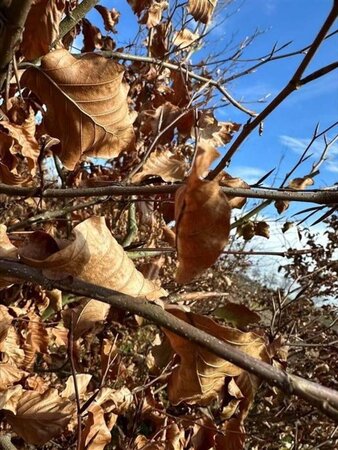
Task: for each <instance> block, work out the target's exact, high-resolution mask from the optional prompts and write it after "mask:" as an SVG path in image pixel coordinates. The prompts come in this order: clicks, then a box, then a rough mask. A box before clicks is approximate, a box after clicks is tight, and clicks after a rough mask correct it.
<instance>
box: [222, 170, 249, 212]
mask: <svg viewBox="0 0 338 450" xmlns="http://www.w3.org/2000/svg"><path fill="white" fill-rule="evenodd" d="M219 183H220V185H221V186H226V187H230V188H241V189H250V186H249V185H248V183H246V182H245V181H243V180H242V179H241V178H233V177H232V176H231V175H229V174H228V173H226V172H223V173H222V174H221V177H220V179H219ZM227 198H228V201H229V205H230V206H231V208H238V209H241V208H243V206H244V205H245V203H246V198H245V197H236V196H234V195H229V194H227Z"/></svg>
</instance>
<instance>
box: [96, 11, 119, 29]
mask: <svg viewBox="0 0 338 450" xmlns="http://www.w3.org/2000/svg"><path fill="white" fill-rule="evenodd" d="M94 8H95V9H96V10H97V11H98V12H99V13H100V14H101V17H102V19H103V23H104V29H105V30H106V31H111V32H112V33H116V30H115V26H116V25H117V23H118V21H119V18H120V13H119V12H118V11H117V10H116V9H115V8H112V9H108V8H106V7H105V6H102V5H95V6H94Z"/></svg>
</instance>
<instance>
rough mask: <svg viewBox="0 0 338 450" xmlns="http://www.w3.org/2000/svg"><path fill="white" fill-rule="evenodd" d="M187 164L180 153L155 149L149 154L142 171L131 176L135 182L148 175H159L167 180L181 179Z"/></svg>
mask: <svg viewBox="0 0 338 450" xmlns="http://www.w3.org/2000/svg"><path fill="white" fill-rule="evenodd" d="M186 168H187V164H186V163H185V161H184V158H183V157H182V156H180V155H174V154H173V153H172V152H171V151H169V150H162V151H161V150H157V151H155V152H154V153H152V154H151V155H150V157H149V158H148V159H147V161H146V163H145V164H144V166H143V169H142V172H140V173H138V174H136V175H135V176H134V177H133V181H134V182H135V183H139V182H141V181H142V180H143V179H144V178H146V177H147V176H149V175H156V176H160V177H161V178H162V180H164V181H168V182H175V181H181V180H183V178H184V173H185V170H186Z"/></svg>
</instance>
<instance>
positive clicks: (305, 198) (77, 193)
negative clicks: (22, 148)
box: [0, 183, 338, 205]
mask: <svg viewBox="0 0 338 450" xmlns="http://www.w3.org/2000/svg"><path fill="white" fill-rule="evenodd" d="M181 186H182V184H181V183H179V184H159V185H155V186H122V185H117V184H112V185H109V186H101V187H90V188H67V189H46V190H44V191H41V189H40V188H38V187H35V188H31V187H23V186H9V185H7V184H2V183H0V194H6V195H8V196H12V197H14V196H18V197H42V198H73V197H74V198H75V197H106V196H108V195H113V196H130V195H138V196H145V197H147V196H152V195H156V194H174V193H175V192H176V191H177V189H179V188H180V187H181ZM222 190H223V192H224V193H225V194H229V195H236V196H238V197H246V198H264V199H270V200H289V201H298V202H312V203H319V204H324V205H331V204H336V203H338V189H325V190H319V189H316V190H307V191H294V190H292V189H280V190H274V189H269V188H261V187H256V188H251V189H243V188H230V187H222Z"/></svg>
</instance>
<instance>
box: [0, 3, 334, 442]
mask: <svg viewBox="0 0 338 450" xmlns="http://www.w3.org/2000/svg"><path fill="white" fill-rule="evenodd" d="M112 3H114V4H113V5H112V8H107V7H106V6H102V5H100V4H99V1H97V0H82V1H77V0H20V1H18V0H3V1H1V2H0V6H1V15H0V25H1V28H0V89H1V106H0V108H1V109H0V195H1V220H2V223H1V225H0V274H1V278H0V288H1V291H0V298H1V302H0V352H1V353H0V420H1V428H0V447H1V446H2V447H3V448H7V449H13V448H14V449H15V448H46V449H47V448H77V449H82V450H84V449H92V450H94V449H95V450H101V449H104V448H107V449H108V448H116V449H120V448H124V449H126V448H128V449H154V450H155V449H172V450H185V449H200V450H207V449H212V448H213V449H216V450H220V449H225V450H234V449H236V450H241V449H244V448H248V447H246V446H248V445H252V447H250V448H294V449H296V448H309V447H298V443H299V442H298V441H297V439H299V437H297V436H296V435H297V433H296V434H295V435H294V436H293V438H292V439H293V442H292V443H291V444H290V446H287V445H286V444H287V443H288V441H287V439H286V440H285V441H283V442H282V441H281V442H279V443H274V444H273V443H269V444H267V445H269V446H268V447H264V445H265V444H264V443H260V444H257V442H256V443H255V441H254V438H253V437H252V436H251V434H254V432H253V431H252V430H255V429H256V427H257V426H258V425H257V424H258V423H259V422H260V421H261V422H262V420H261V419H260V416H259V415H258V419H257V420H256V422H255V417H254V415H250V410H251V408H253V407H254V408H256V410H257V411H259V408H261V410H262V407H263V406H262V405H265V403H264V402H266V400H267V399H268V398H269V399H270V400H269V401H271V404H278V405H280V404H281V402H283V401H284V402H285V401H286V399H292V398H293V397H294V396H296V397H297V398H299V399H301V401H304V404H307V405H308V406H309V408H311V409H310V413H309V414H315V417H320V418H321V419H320V420H323V421H326V422H325V430H326V432H327V433H328V442H327V445H329V446H330V445H331V444H332V443H333V440H334V438H335V435H334V433H335V432H336V431H335V429H334V428H333V423H334V422H335V421H338V393H337V391H336V390H335V388H336V386H337V381H336V380H335V379H334V376H333V377H330V378H327V379H322V378H320V379H319V380H317V379H315V380H310V379H309V378H311V377H310V376H309V375H308V373H307V372H306V368H305V367H304V371H303V370H302V368H298V367H297V368H296V370H297V373H293V372H292V370H290V369H289V367H288V345H287V339H288V336H290V335H292V336H294V335H295V334H292V332H293V331H292V330H290V329H289V328H288V323H287V322H288V321H289V322H290V318H291V316H292V314H294V315H296V316H297V314H299V309H297V308H301V307H302V308H303V306H301V305H304V303H302V302H304V298H305V297H306V299H307V301H311V299H312V298H314V297H315V296H318V295H321V294H323V292H324V293H325V294H328V295H334V293H336V290H337V271H338V269H337V263H336V262H335V261H334V254H335V251H336V248H337V233H336V232H337V216H336V215H335V212H336V210H337V204H338V191H337V187H336V186H333V187H330V188H325V189H324V188H320V186H319V187H318V188H316V189H309V187H311V186H313V184H314V182H315V177H316V175H318V173H319V167H320V166H321V165H322V164H323V163H325V158H326V155H327V152H328V151H329V150H330V147H331V146H332V144H333V143H334V142H335V139H336V138H334V139H331V140H329V139H328V138H326V136H327V133H328V132H329V131H331V130H334V128H335V127H336V126H337V123H333V124H331V125H330V126H328V127H327V128H326V129H324V130H320V129H319V128H318V127H317V128H316V129H315V131H314V133H313V136H312V137H310V138H309V145H308V147H307V148H306V149H305V150H304V152H303V153H302V154H301V155H300V157H299V160H298V161H297V163H296V164H295V165H294V166H293V167H291V168H290V170H289V172H288V173H286V174H285V177H284V179H283V181H282V183H281V184H280V186H279V187H278V188H276V187H274V186H269V185H267V181H266V180H267V179H268V176H269V175H270V173H267V174H266V175H265V176H264V177H262V178H261V179H260V180H259V181H258V182H257V183H256V184H255V185H250V184H248V183H247V182H246V181H245V180H242V179H240V178H236V177H233V176H231V158H232V157H233V155H234V154H235V153H236V152H237V151H238V150H239V148H241V146H242V144H243V143H244V142H245V140H246V138H247V137H248V136H249V135H250V134H251V133H252V132H255V131H258V132H259V133H260V134H262V133H263V124H264V120H265V119H266V118H267V117H268V116H269V115H270V114H272V113H273V112H274V110H275V109H276V108H278V107H279V105H280V104H281V103H282V102H283V101H284V100H285V99H286V98H287V97H288V96H289V95H290V94H291V93H294V95H297V93H296V92H294V91H296V90H298V89H301V88H302V86H304V85H306V84H308V83H311V82H313V81H314V80H317V79H318V78H323V80H325V76H326V75H327V74H329V73H330V72H332V71H333V70H335V69H337V68H338V62H334V63H330V64H328V65H326V66H323V67H321V68H319V69H317V70H315V71H313V72H310V73H308V72H306V70H307V68H308V66H309V64H310V63H311V61H312V59H313V57H314V55H315V53H316V52H318V51H320V47H321V45H322V43H323V41H324V40H326V39H331V38H332V37H333V36H334V35H335V34H336V33H337V30H335V31H333V30H332V26H333V24H334V21H335V19H336V18H337V15H338V2H337V0H334V1H333V2H332V7H331V10H330V12H329V14H328V16H327V18H326V19H325V21H324V22H323V24H322V26H321V27H320V29H319V30H318V32H317V34H316V35H315V36H313V41H312V43H309V45H308V46H307V47H306V48H301V49H299V50H298V51H296V52H292V53H287V50H286V45H281V46H280V47H278V46H274V47H273V48H272V50H271V52H270V53H269V55H267V56H266V55H265V56H264V57H262V58H259V60H258V61H256V62H253V63H250V64H252V65H250V64H249V65H248V66H247V67H246V68H245V69H244V70H243V69H242V68H239V66H238V65H237V62H238V60H239V59H240V56H241V55H243V54H244V52H245V50H246V48H247V46H248V45H251V44H252V43H254V40H255V36H252V37H251V38H250V39H247V40H246V41H245V42H244V43H242V45H240V46H239V47H238V49H237V50H236V52H235V53H233V54H232V55H230V56H229V58H228V60H231V62H232V63H233V67H234V68H233V70H232V73H231V74H226V73H225V71H224V67H225V66H224V64H225V62H226V61H227V58H226V57H225V56H224V55H222V57H219V58H218V59H217V58H216V56H215V55H211V54H210V57H208V56H207V57H205V55H204V57H203V59H201V60H198V59H196V61H197V62H196V63H194V64H193V65H192V63H191V61H192V60H193V58H195V55H196V54H197V53H198V50H199V49H200V46H201V44H202V43H203V42H204V40H205V39H206V37H207V35H208V32H209V29H210V27H211V26H212V23H213V18H214V17H215V15H217V14H222V11H223V12H224V11H226V8H227V7H228V4H229V3H230V2H218V3H217V0H188V1H186V2H183V3H180V2H178V1H172V0H170V1H159V0H128V3H129V5H130V7H131V8H132V11H133V12H134V14H135V21H137V22H138V23H139V32H138V34H137V36H131V37H130V39H131V44H129V45H126V46H125V48H117V42H118V22H119V17H120V13H119V12H118V11H117V9H115V7H116V8H118V7H119V2H112ZM115 3H116V4H115ZM113 6H114V7H113ZM92 8H96V10H97V12H98V13H99V14H100V16H101V26H100V27H98V26H97V25H98V24H93V23H91V22H90V20H89V19H88V18H87V17H86V15H87V13H88V12H89V11H90V10H91V9H92ZM75 40H76V42H77V43H78V42H80V41H81V42H82V45H83V46H82V49H81V50H77V49H76V48H75V47H76V46H74V41H75ZM206 51H208V50H207V49H206ZM295 54H296V55H298V56H299V58H300V63H299V65H298V67H297V68H296V70H295V72H294V73H292V74H291V75H290V79H289V82H288V83H287V84H286V85H285V87H284V88H283V89H281V91H280V92H279V93H278V94H277V95H276V96H275V97H274V98H273V100H272V101H271V102H269V103H266V104H265V105H264V107H263V108H262V109H261V111H260V112H256V111H253V110H251V109H249V108H248V107H247V105H244V104H242V103H241V102H240V101H238V100H237V99H236V98H234V96H233V95H232V94H231V92H230V90H229V89H230V87H229V86H231V85H229V83H230V82H231V81H232V80H234V79H236V78H241V77H244V76H246V75H247V74H249V73H251V72H252V71H253V70H256V69H259V67H260V66H262V65H264V64H268V63H270V62H271V61H274V60H277V59H283V58H288V57H290V56H294V55H295ZM194 61H195V60H194ZM210 61H211V62H212V64H213V66H212V67H213V70H209V63H210ZM215 68H216V69H217V71H218V73H221V76H220V77H219V78H218V79H215V78H214V76H213V74H214V73H215ZM222 71H223V72H222ZM305 72H306V75H305ZM323 82H325V81H323ZM219 105H221V106H223V107H228V108H234V109H236V110H239V111H240V112H241V114H242V115H243V121H242V122H241V123H236V122H222V121H219V120H218V119H217V117H218V116H217V108H218V107H219ZM258 105H259V106H260V104H259V103H258ZM320 137H324V139H325V145H324V148H323V152H322V154H321V155H320V157H319V159H318V161H316V162H315V163H314V164H313V166H312V169H311V171H310V173H305V172H304V173H303V175H302V176H297V177H296V176H295V171H296V170H297V169H298V168H302V167H303V163H304V162H305V161H306V160H307V158H308V155H309V150H310V149H311V145H312V144H313V143H314V142H315V141H316V140H317V139H318V138H320ZM103 161H104V162H103ZM297 174H299V172H297ZM248 198H256V199H262V202H261V203H260V204H259V205H258V206H255V207H254V208H251V209H249V210H246V211H245V213H243V214H242V215H241V210H242V208H243V206H244V205H245V203H246V200H247V199H248ZM291 201H292V202H300V203H301V202H310V203H312V204H313V205H312V206H311V207H310V208H306V209H305V210H302V211H301V212H302V214H303V216H302V217H310V216H314V215H315V214H316V221H317V222H318V221H324V222H325V223H326V224H327V230H328V244H327V246H326V247H325V248H324V247H323V246H318V245H317V243H316V242H315V239H314V236H313V235H312V234H311V231H310V232H308V235H307V236H306V237H307V239H308V245H307V246H306V247H305V248H304V249H303V250H296V249H290V250H289V251H287V252H280V253H278V252H277V254H280V256H286V257H288V258H289V261H290V263H289V264H288V265H286V266H284V267H283V271H284V274H285V276H287V277H289V278H290V279H292V280H294V283H295V284H294V285H293V287H295V290H294V291H293V290H292V288H290V290H289V291H287V292H281V291H280V290H277V291H273V290H270V291H269V290H268V291H263V290H262V291H259V294H257V295H258V297H259V298H258V297H255V299H251V301H249V302H247V301H244V299H242V298H241V296H240V295H239V294H238V296H237V297H234V298H232V297H231V298H229V297H227V295H228V294H229V292H230V286H231V284H232V283H235V278H233V279H232V276H233V274H234V273H235V272H236V266H237V267H238V266H240V267H243V266H244V263H245V257H246V252H245V251H243V250H239V249H238V248H236V247H235V249H233V247H231V248H230V247H229V241H231V242H234V243H235V244H236V242H243V241H245V242H247V241H249V240H251V239H252V238H254V237H255V236H260V237H262V238H268V237H269V225H268V223H266V222H265V221H264V220H262V219H259V218H258V219H257V217H259V216H257V214H258V213H259V212H261V211H262V210H264V208H266V207H268V206H269V205H271V204H273V203H274V206H275V208H276V210H277V211H278V213H280V214H282V213H284V212H285V211H286V210H287V208H288V206H289V203H290V202H291ZM234 209H236V210H237V212H236V217H235V215H234V214H233V210H234ZM288 226H289V222H286V223H285V224H284V228H285V230H286V229H287V228H288ZM231 230H234V231H235V232H231ZM249 253H250V255H251V256H252V255H254V252H252V251H251V252H249ZM270 253H271V252H270ZM233 258H236V259H233ZM243 261H244V262H243ZM213 274H217V277H216V276H214V275H213ZM209 275H210V279H209V278H208V277H209ZM213 277H214V278H213ZM216 278H218V279H217V280H216ZM208 280H209V281H210V282H209V281H208ZM227 289H228V291H226V292H224V290H227ZM236 289H237V287H236ZM236 289H234V290H233V291H231V292H234V294H236ZM255 295H256V294H255ZM210 299H211V300H210ZM209 300H210V301H211V304H214V305H215V307H214V308H212V311H211V313H210V314H209V313H206V314H203V313H202V312H201V310H199V309H198V308H197V309H196V308H195V309H194V306H196V304H200V302H202V303H205V302H207V301H209ZM209 304H210V302H209ZM290 305H292V306H290ZM264 311H270V313H271V314H270V313H269V314H268V315H264ZM304 311H305V310H304ZM306 311H308V310H306ZM309 311H310V312H309V316H310V317H309V320H308V321H307V319H305V318H304V320H303V323H302V326H300V327H299V331H298V329H297V333H298V334H299V335H302V336H304V339H307V338H308V336H309V333H310V331H311V332H312V330H313V327H314V325H313V320H312V319H313V317H314V316H315V315H316V314H317V313H316V312H315V311H316V310H315V309H311V310H309ZM330 314H331V311H330ZM310 319H311V320H310ZM335 320H336V319H333V320H332V322H330V323H329V324H328V325H327V326H326V329H327V330H330V332H331V331H333V328H334V325H335V323H336V322H335ZM293 323H295V322H293ZM316 326H317V327H319V325H318V324H317V325H316ZM320 326H321V325H320ZM294 329H295V328H294V325H293V330H294ZM302 333H303V334H302ZM318 333H319V335H320V336H321V333H323V331H322V328H320V329H319V328H318V331H317V334H318ZM314 336H316V334H314ZM312 337H313V336H312ZM330 337H331V335H330ZM325 342H326V341H325ZM325 342H324V344H323V345H326V344H325ZM294 345H295V344H294ZM301 345H304V347H306V345H309V346H311V345H313V346H314V347H316V346H320V345H322V343H318V342H317V341H316V342H315V343H314V344H313V343H312V344H311V343H310V344H308V343H307V342H306V341H302V344H301ZM327 346H328V348H330V349H331V348H332V346H333V344H332V343H329V344H327ZM291 348H292V347H291ZM335 356H336V355H335ZM318 361H319V360H318ZM318 361H317V363H316V361H315V360H313V362H314V364H315V368H316V370H317V369H318V371H319V368H320V370H321V371H323V370H324V369H323V367H324V365H325V364H324V363H323V364H321V363H320V364H319V362H318ZM327 364H330V362H328V363H327ZM332 364H333V362H332ZM291 367H292V366H291ZM324 372H325V373H327V372H330V367H329V366H328V369H326V368H325V370H324ZM324 372H320V373H324ZM318 373H319V372H318ZM322 380H323V381H322ZM255 399H256V400H255ZM271 399H272V400H271ZM274 402H275V403H274ZM290 402H292V400H290ZM290 404H291V403H290ZM282 410H283V411H284V409H283V408H282ZM267 411H268V409H264V415H265V416H264V417H265V419H264V420H266V421H269V420H270V418H269V415H268V412H267ZM313 411H315V413H313ZM258 414H260V413H258ZM261 414H263V413H262V412H261ZM278 414H280V413H278ZM248 415H249V416H248ZM247 417H248V420H249V425H248V426H245V421H246V419H247ZM323 423H324V422H323ZM330 427H332V429H331V428H330ZM323 429H324V428H323ZM328 430H329V431H328ZM259 432H261V431H259ZM330 433H331V434H332V436H331V434H330ZM283 436H284V437H285V433H284V435H283ZM284 437H283V439H284ZM286 437H287V438H288V437H289V435H287V436H286ZM281 439H282V438H281ZM317 443H318V442H317ZM275 444H276V445H277V447H276V446H275V447H274V445H275ZM324 444H325V442H324ZM255 445H256V446H255ZM291 445H293V447H291ZM325 445H326V444H325ZM29 446H33V447H29ZM323 448H332V447H325V446H323Z"/></svg>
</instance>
